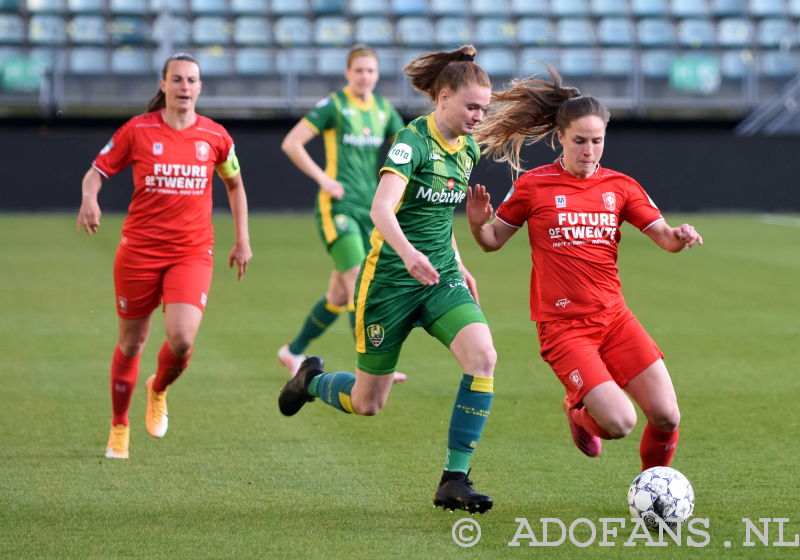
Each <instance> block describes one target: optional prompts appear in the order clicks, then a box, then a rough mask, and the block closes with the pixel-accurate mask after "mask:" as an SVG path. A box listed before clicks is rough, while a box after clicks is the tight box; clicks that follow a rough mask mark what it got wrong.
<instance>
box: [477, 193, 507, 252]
mask: <svg viewBox="0 0 800 560" xmlns="http://www.w3.org/2000/svg"><path fill="white" fill-rule="evenodd" d="M490 200H491V196H490V195H489V193H487V192H486V187H484V186H483V185H475V192H474V194H473V190H472V187H467V220H469V231H470V232H471V233H472V237H473V238H474V239H475V242H476V243H477V244H478V245H479V246H480V248H481V249H483V251H484V252H485V253H490V252H492V251H497V250H498V249H499V248H500V247H502V246H503V245H505V244H506V241H508V240H509V239H511V236H512V235H514V234H515V233H517V228H513V227H511V226H509V225H506V224H504V223H503V222H501V221H499V220H495V221H494V222H492V223H491V224H487V223H486V222H488V221H489V220H490V219H491V217H492V214H493V213H494V209H493V208H492V205H491V204H490Z"/></svg>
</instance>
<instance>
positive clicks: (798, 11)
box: [788, 0, 800, 18]
mask: <svg viewBox="0 0 800 560" xmlns="http://www.w3.org/2000/svg"><path fill="white" fill-rule="evenodd" d="M788 10H789V15H790V16H792V17H793V18H800V0H789V6H788Z"/></svg>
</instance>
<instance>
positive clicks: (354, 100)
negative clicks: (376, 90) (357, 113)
mask: <svg viewBox="0 0 800 560" xmlns="http://www.w3.org/2000/svg"><path fill="white" fill-rule="evenodd" d="M342 91H343V92H344V94H345V96H346V97H347V99H348V100H349V101H350V103H352V104H353V105H355V106H356V107H357V108H358V109H359V110H361V111H369V110H370V109H372V106H373V105H375V95H374V94H372V93H370V94H369V101H367V102H366V103H364V102H363V101H361V100H360V99H359V98H358V97H356V96H355V95H353V92H351V91H350V88H349V87H348V86H344V88H343V89H342Z"/></svg>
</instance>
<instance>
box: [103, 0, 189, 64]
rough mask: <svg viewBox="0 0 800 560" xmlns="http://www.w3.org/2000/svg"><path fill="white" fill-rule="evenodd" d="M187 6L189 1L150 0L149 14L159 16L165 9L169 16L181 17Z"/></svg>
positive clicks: (185, 12) (186, 10)
mask: <svg viewBox="0 0 800 560" xmlns="http://www.w3.org/2000/svg"><path fill="white" fill-rule="evenodd" d="M188 6H189V0H150V13H153V14H160V13H161V12H163V11H164V9H165V8H166V9H167V10H169V13H171V14H179V15H182V16H183V15H186V14H187V13H188V11H189V10H188ZM112 56H113V55H112Z"/></svg>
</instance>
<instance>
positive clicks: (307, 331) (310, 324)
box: [289, 297, 344, 354]
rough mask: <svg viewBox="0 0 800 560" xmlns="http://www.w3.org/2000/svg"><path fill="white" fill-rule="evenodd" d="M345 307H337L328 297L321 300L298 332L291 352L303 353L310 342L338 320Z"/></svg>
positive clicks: (290, 344) (290, 349) (290, 346)
mask: <svg viewBox="0 0 800 560" xmlns="http://www.w3.org/2000/svg"><path fill="white" fill-rule="evenodd" d="M343 310H344V307H336V306H335V305H333V304H332V303H329V302H328V300H327V299H326V298H324V297H323V298H322V299H321V300H319V301H318V302H317V303H316V304H315V305H314V307H312V308H311V312H310V313H309V314H308V317H306V322H305V323H303V328H302V329H300V332H299V333H297V336H296V337H294V339H293V340H292V342H291V343H289V352H291V353H292V354H302V353H303V352H305V349H306V348H307V347H308V343H309V342H311V341H312V340H314V339H315V338H317V337H318V336H319V335H321V334H322V333H323V332H325V329H327V328H328V327H329V326H331V324H332V323H333V322H334V321H335V320H336V318H337V317H338V316H339V314H340V313H341V312H342V311H343Z"/></svg>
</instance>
